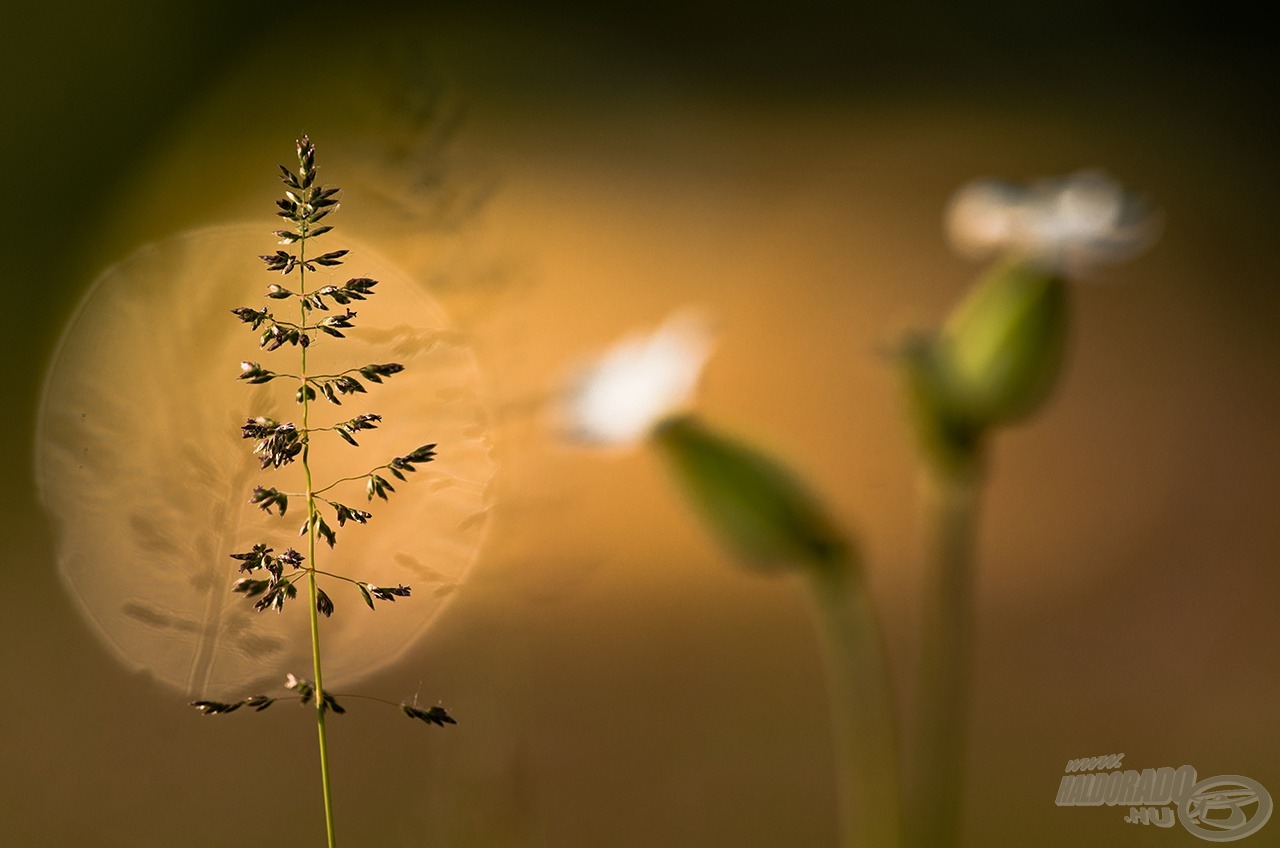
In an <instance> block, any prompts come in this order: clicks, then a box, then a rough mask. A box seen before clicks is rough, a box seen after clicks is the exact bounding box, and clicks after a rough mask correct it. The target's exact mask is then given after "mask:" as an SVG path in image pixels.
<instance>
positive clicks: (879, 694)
mask: <svg viewBox="0 0 1280 848" xmlns="http://www.w3.org/2000/svg"><path fill="white" fill-rule="evenodd" d="M809 589H810V594H811V596H812V598H813V601H814V605H815V607H816V616H815V618H816V620H817V624H818V632H819V636H820V637H821V639H822V642H823V648H824V649H825V656H826V665H827V689H828V693H829V696H830V699H831V713H832V719H833V722H834V734H835V751H836V769H837V772H838V774H837V779H838V781H839V787H840V828H841V837H840V845H841V846H842V848H898V846H899V845H900V844H901V843H900V828H901V808H900V802H899V777H898V741H897V732H896V729H895V727H896V725H895V721H894V706H893V695H892V691H891V686H890V682H889V673H888V668H887V663H886V658H885V653H884V644H883V640H882V638H881V632H880V626H879V623H878V621H877V619H876V614H875V609H874V606H873V605H872V599H871V594H870V591H869V589H868V586H867V583H866V578H865V576H864V575H863V573H862V569H861V567H860V564H859V563H858V562H857V561H856V560H855V558H854V555H852V554H842V555H841V556H840V558H839V559H837V560H836V561H834V562H832V563H823V564H818V565H816V566H815V567H813V568H812V569H810V570H809Z"/></svg>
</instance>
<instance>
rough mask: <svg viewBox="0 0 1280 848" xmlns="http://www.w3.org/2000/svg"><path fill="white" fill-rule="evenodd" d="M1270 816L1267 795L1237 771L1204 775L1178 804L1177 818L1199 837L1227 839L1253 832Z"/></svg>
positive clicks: (1240, 837) (1262, 789) (1269, 802)
mask: <svg viewBox="0 0 1280 848" xmlns="http://www.w3.org/2000/svg"><path fill="white" fill-rule="evenodd" d="M1269 818H1271V795H1270V794H1269V793H1268V792H1267V790H1266V789H1264V788H1263V786H1262V784H1260V783H1258V782H1257V781H1256V780H1250V779H1249V778H1247V777H1241V776H1240V775H1238V774H1224V775H1219V776H1218V777H1210V778H1206V779H1204V780H1202V781H1200V782H1199V783H1197V784H1196V785H1195V786H1193V787H1192V788H1191V792H1189V793H1188V794H1187V797H1186V798H1184V799H1183V800H1182V803H1180V804H1179V805H1178V821H1180V822H1182V826H1183V827H1185V828H1186V829H1187V830H1189V831H1191V832H1192V833H1194V834H1195V835H1196V836H1198V837H1200V838H1201V839H1205V840H1208V841H1209V842H1231V841H1234V840H1236V839H1244V838H1245V837H1246V836H1248V835H1249V834H1251V833H1256V832H1257V831H1258V830H1260V829H1261V828H1262V826H1263V825H1264V824H1266V823H1267V819H1269Z"/></svg>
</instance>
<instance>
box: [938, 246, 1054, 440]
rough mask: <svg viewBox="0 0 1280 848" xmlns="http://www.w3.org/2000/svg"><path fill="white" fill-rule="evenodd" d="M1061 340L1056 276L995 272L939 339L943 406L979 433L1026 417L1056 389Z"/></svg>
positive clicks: (1013, 268)
mask: <svg viewBox="0 0 1280 848" xmlns="http://www.w3.org/2000/svg"><path fill="white" fill-rule="evenodd" d="M1066 333H1067V301H1066V285H1065V283H1064V282H1063V280H1062V278H1061V277H1059V276H1057V275H1056V274H1054V273H1052V272H1050V271H1048V270H1044V269H1042V268H1039V267H1036V266H1034V265H1030V264H1017V265H1006V266H1002V267H1000V268H997V269H996V270H995V271H994V272H993V273H992V274H990V275H989V276H988V277H986V278H985V279H984V280H982V281H981V282H979V283H978V285H977V286H975V287H974V288H973V290H972V291H970V292H969V295H968V296H967V297H966V298H965V299H964V300H963V301H962V302H961V303H960V305H959V306H958V307H957V308H956V310H955V312H953V313H952V315H951V318H950V319H949V320H948V321H947V325H946V327H945V329H944V330H943V333H942V336H941V338H940V339H939V354H940V355H941V356H942V357H943V360H942V365H943V370H944V373H945V379H946V381H947V387H946V391H947V392H948V394H949V395H950V402H951V403H952V404H954V405H955V406H956V407H957V408H958V410H959V411H960V412H961V413H962V414H963V415H964V417H966V418H967V419H968V420H970V421H972V422H974V423H976V424H978V425H981V426H984V427H991V426H1000V425H1005V424H1012V423H1014V422H1016V421H1019V420H1021V419H1023V418H1026V417H1027V416H1029V415H1031V414H1032V413H1033V412H1035V411H1036V410H1037V409H1038V408H1039V407H1040V406H1041V405H1042V404H1043V403H1044V401H1045V400H1046V399H1047V398H1048V396H1049V394H1050V392H1051V391H1052V390H1053V386H1054V384H1055V383H1056V382H1057V378H1058V373H1059V371H1060V370H1061V365H1062V354H1063V349H1064V347H1065V341H1066Z"/></svg>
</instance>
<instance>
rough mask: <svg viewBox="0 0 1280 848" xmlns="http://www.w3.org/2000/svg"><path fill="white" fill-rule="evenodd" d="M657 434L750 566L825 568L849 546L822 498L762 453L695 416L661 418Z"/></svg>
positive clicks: (701, 505)
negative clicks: (821, 500) (711, 429)
mask: <svg viewBox="0 0 1280 848" xmlns="http://www.w3.org/2000/svg"><path fill="white" fill-rule="evenodd" d="M653 440H654V442H655V443H656V445H657V446H658V448H659V450H660V452H661V453H662V454H663V455H664V456H665V457H666V458H667V460H668V461H669V463H670V466H671V468H672V470H673V472H674V473H675V475H676V477H677V479H678V480H679V482H680V483H681V485H682V487H683V488H684V490H685V493H686V495H687V496H688V497H689V500H690V502H691V503H692V504H693V506H694V507H695V509H697V511H698V512H699V513H700V514H701V515H702V517H703V519H704V520H705V521H706V523H707V524H708V525H709V526H710V528H711V530H712V532H713V533H715V534H716V535H718V536H719V537H720V538H721V540H722V541H724V542H725V543H726V544H727V545H728V547H729V548H730V549H732V550H733V551H734V553H736V554H737V555H738V556H740V557H741V558H742V559H743V560H744V561H745V562H746V563H747V564H749V565H751V566H752V567H754V568H758V569H760V570H762V571H781V570H785V569H787V568H795V567H811V568H812V567H819V568H827V567H831V566H832V565H833V564H834V563H835V562H837V561H838V560H839V559H840V557H841V556H842V555H843V554H844V553H845V550H846V543H845V540H844V539H843V538H842V537H841V535H840V533H839V532H838V531H837V530H836V529H835V526H834V524H833V523H832V521H831V520H830V519H829V518H828V516H827V514H826V512H825V511H824V510H823V508H822V506H821V505H820V504H819V503H818V501H817V499H816V498H815V497H814V496H813V495H812V494H811V493H810V492H809V491H808V490H807V489H806V488H805V487H804V486H803V485H802V484H801V482H800V481H799V479H798V478H797V477H796V476H795V475H794V474H793V473H792V472H790V471H789V470H788V469H786V468H784V467H782V466H781V465H779V464H778V463H777V462H776V461H774V460H773V459H771V458H770V457H768V456H766V455H765V454H763V453H761V452H759V451H757V450H755V449H754V448H751V447H749V446H747V445H744V444H741V443H739V442H735V441H732V440H730V439H727V438H725V437H723V436H721V435H719V434H717V433H714V432H712V431H710V430H708V429H707V428H706V427H704V426H703V425H702V424H701V423H699V422H698V421H697V420H695V419H694V418H692V417H690V416H680V417H675V418H669V419H667V420H665V421H663V422H662V423H660V424H659V425H658V426H657V427H656V428H655V429H654V431H653Z"/></svg>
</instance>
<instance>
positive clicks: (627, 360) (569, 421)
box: [562, 310, 713, 445]
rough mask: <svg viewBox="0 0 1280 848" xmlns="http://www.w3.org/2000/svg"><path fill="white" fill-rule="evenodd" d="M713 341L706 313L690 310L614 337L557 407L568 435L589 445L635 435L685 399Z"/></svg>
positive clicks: (645, 432)
mask: <svg viewBox="0 0 1280 848" xmlns="http://www.w3.org/2000/svg"><path fill="white" fill-rule="evenodd" d="M712 343H713V333H712V328H711V321H710V319H709V318H708V317H707V316H706V315H704V314H703V313H701V312H696V311H693V310H684V311H681V312H677V313H675V314H673V315H671V316H670V317H668V318H667V319H666V320H665V321H664V322H663V323H662V324H661V325H660V326H659V327H658V328H657V329H656V330H654V331H653V332H652V333H649V334H647V335H646V334H634V335H631V336H628V337H627V338H625V339H623V340H622V341H620V342H618V343H617V344H615V345H614V346H613V347H611V348H609V349H608V350H607V351H605V352H604V353H602V354H601V355H600V356H599V357H597V358H596V359H595V360H594V361H592V362H591V363H589V364H588V365H586V366H585V367H583V368H582V369H581V370H580V371H579V372H578V373H577V374H576V375H575V377H574V378H573V379H572V380H571V382H570V386H569V391H568V392H567V395H566V397H565V399H564V403H563V410H562V414H563V415H564V418H565V419H566V420H565V422H564V423H565V429H566V430H567V435H568V437H569V438H570V439H572V440H574V441H577V442H581V443H585V444H593V445H627V444H632V443H635V442H638V441H640V440H641V439H643V438H644V437H645V436H647V435H648V434H649V432H650V431H651V430H652V429H653V427H654V426H656V425H657V424H658V423H659V422H660V421H661V420H662V419H664V418H666V417H668V416H670V415H672V414H673V413H676V412H679V411H680V410H681V409H682V408H684V407H685V406H686V405H687V404H688V402H689V399H690V397H691V396H692V394H693V391H694V389H695V388H696V387H697V383H698V378H699V376H700V375H701V373H702V367H703V365H704V364H705V363H706V361H707V357H708V356H710V354H711V348H712Z"/></svg>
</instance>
